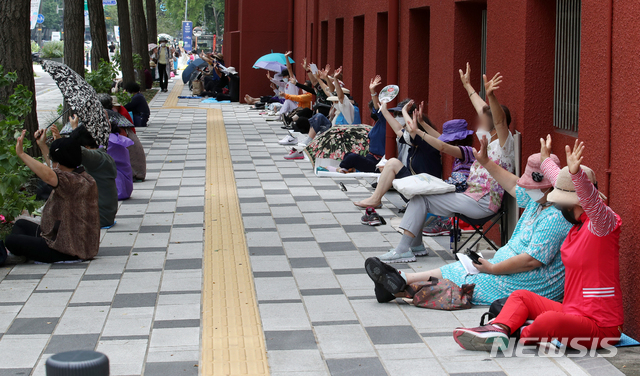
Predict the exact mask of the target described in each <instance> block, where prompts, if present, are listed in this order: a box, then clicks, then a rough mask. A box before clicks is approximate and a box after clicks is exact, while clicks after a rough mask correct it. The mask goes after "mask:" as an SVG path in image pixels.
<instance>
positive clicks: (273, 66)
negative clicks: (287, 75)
mask: <svg viewBox="0 0 640 376" xmlns="http://www.w3.org/2000/svg"><path fill="white" fill-rule="evenodd" d="M253 67H254V68H256V69H259V68H262V69H266V70H268V71H272V72H276V73H282V71H283V70H285V69H287V66H286V65H282V64H281V63H279V62H277V61H258V62H256V64H255V65H254V66H253Z"/></svg>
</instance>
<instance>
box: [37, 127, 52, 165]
mask: <svg viewBox="0 0 640 376" xmlns="http://www.w3.org/2000/svg"><path fill="white" fill-rule="evenodd" d="M54 127H55V125H53V126H51V128H52V129H51V133H53V128H54ZM57 130H58V129H57V128H56V131H57ZM33 137H34V138H35V139H36V143H37V144H38V146H39V147H40V151H41V152H42V159H44V163H45V164H46V165H47V166H49V167H51V160H50V159H49V145H47V130H46V129H38V130H37V131H36V133H34V134H33ZM54 138H55V137H54Z"/></svg>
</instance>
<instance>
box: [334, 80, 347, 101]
mask: <svg viewBox="0 0 640 376" xmlns="http://www.w3.org/2000/svg"><path fill="white" fill-rule="evenodd" d="M336 76H337V75H334V76H333V81H334V84H335V87H336V95H338V101H339V102H340V103H342V102H343V101H344V92H343V91H342V86H340V82H338V79H337V78H336ZM347 100H348V99H347Z"/></svg>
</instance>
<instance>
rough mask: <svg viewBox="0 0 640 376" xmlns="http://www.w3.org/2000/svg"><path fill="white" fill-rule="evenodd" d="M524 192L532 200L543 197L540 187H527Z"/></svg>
mask: <svg viewBox="0 0 640 376" xmlns="http://www.w3.org/2000/svg"><path fill="white" fill-rule="evenodd" d="M526 192H527V195H529V197H530V198H531V199H532V200H533V201H539V200H541V199H542V198H543V197H544V192H542V190H540V189H527V190H526Z"/></svg>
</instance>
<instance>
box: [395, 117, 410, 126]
mask: <svg viewBox="0 0 640 376" xmlns="http://www.w3.org/2000/svg"><path fill="white" fill-rule="evenodd" d="M396 120H397V121H398V123H400V125H402V126H403V127H404V126H405V124H407V121H406V120H405V119H404V116H396Z"/></svg>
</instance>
